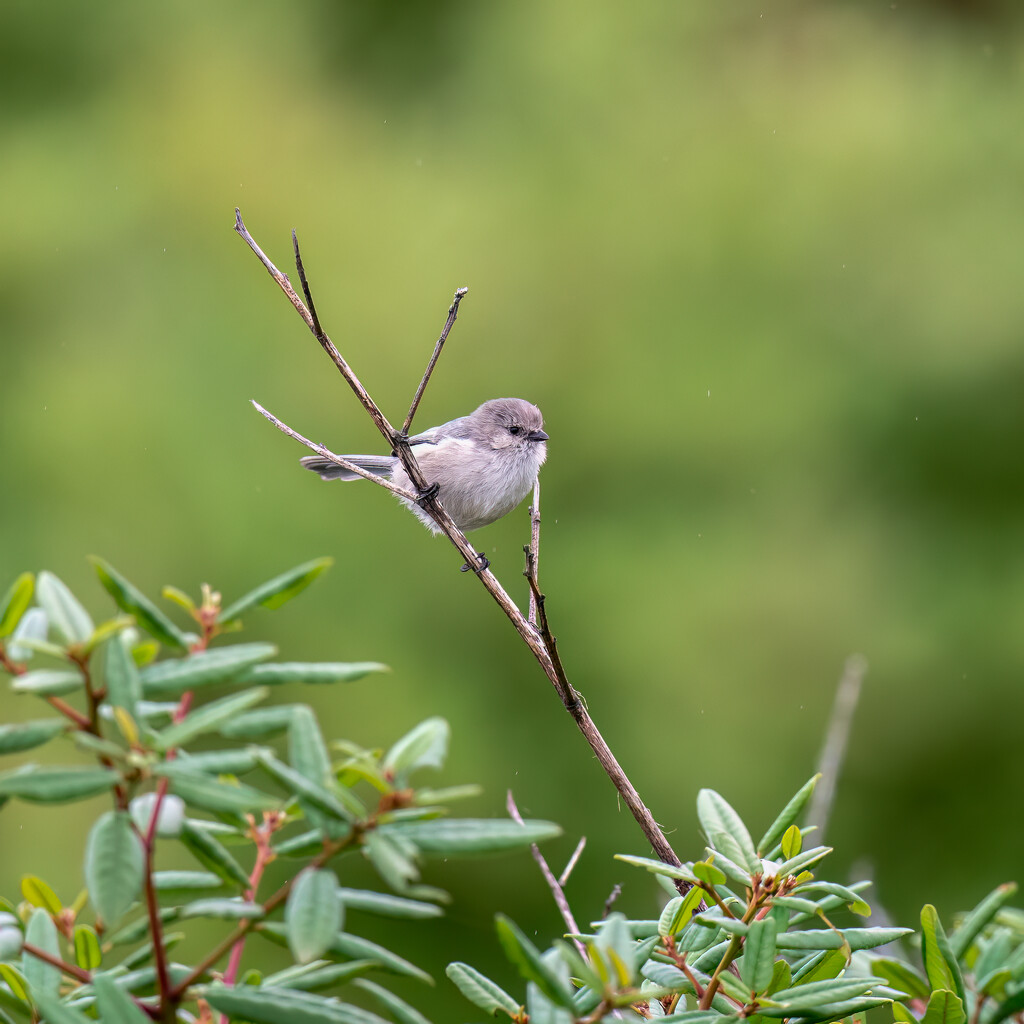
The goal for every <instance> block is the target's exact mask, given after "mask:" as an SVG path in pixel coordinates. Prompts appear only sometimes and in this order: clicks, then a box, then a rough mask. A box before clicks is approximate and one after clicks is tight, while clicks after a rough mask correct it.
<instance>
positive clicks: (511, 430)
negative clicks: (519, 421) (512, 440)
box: [508, 427, 521, 434]
mask: <svg viewBox="0 0 1024 1024" xmlns="http://www.w3.org/2000/svg"><path fill="white" fill-rule="evenodd" d="M520 429H521V428H520V427H509V428H508V432H509V433H510V434H518V433H519V431H520Z"/></svg>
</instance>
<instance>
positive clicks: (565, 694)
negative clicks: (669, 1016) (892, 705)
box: [235, 210, 690, 894]
mask: <svg viewBox="0 0 1024 1024" xmlns="http://www.w3.org/2000/svg"><path fill="white" fill-rule="evenodd" d="M235 230H236V231H237V232H238V234H239V235H241V237H242V238H243V239H244V240H245V242H246V244H247V245H248V246H249V248H250V249H252V251H253V252H254V253H255V254H256V256H257V257H258V258H259V260H260V262H261V263H263V265H264V267H266V269H267V271H268V273H270V275H271V276H272V277H273V278H274V280H275V281H276V282H277V285H278V287H280V288H281V290H282V291H283V292H284V293H285V295H286V296H287V298H288V300H289V302H291V304H292V305H293V306H294V307H295V309H296V310H297V312H298V313H299V315H300V316H301V317H302V319H303V321H304V322H305V324H306V326H307V327H308V328H309V329H310V331H312V332H313V334H314V336H315V337H316V339H317V341H319V343H320V345H321V346H322V347H323V349H324V351H325V352H327V354H328V355H329V356H330V357H331V360H332V361H333V362H334V364H335V366H336V367H337V368H338V370H339V372H340V373H341V374H342V376H343V377H344V378H345V380H346V381H347V383H348V384H349V386H350V387H351V388H352V390H353V392H355V394H356V397H357V398H358V399H359V401H360V403H361V404H362V405H363V407H364V408H365V409H366V411H367V412H368V413H369V415H370V417H371V418H372V419H373V421H374V423H375V424H376V426H377V429H378V430H379V431H380V432H381V434H382V435H383V437H384V438H385V440H386V441H387V442H388V443H389V444H390V445H391V447H392V449H393V450H394V453H395V455H396V456H397V457H398V458H399V459H400V460H401V462H402V465H403V467H404V468H405V470H406V473H407V474H408V476H409V479H410V480H411V481H412V483H413V485H414V486H415V487H416V488H417V489H418V491H419V492H421V493H420V494H419V495H410V494H409V493H408V492H406V493H403V494H402V497H405V498H407V499H409V500H416V501H418V503H419V504H420V506H421V507H422V508H423V509H424V510H426V512H427V514H428V515H429V516H430V517H431V518H432V519H433V520H434V522H435V523H437V525H438V527H439V528H440V529H441V531H442V532H443V533H444V534H445V535H446V536H447V537H448V539H449V540H450V541H451V542H452V544H453V545H454V546H455V548H456V549H457V550H458V552H459V554H460V555H462V557H463V559H464V560H465V561H466V563H467V564H469V565H474V564H476V562H477V555H476V549H475V548H474V547H473V546H472V545H471V544H470V543H469V541H468V540H467V539H466V535H465V534H464V533H463V532H462V531H461V530H460V529H459V528H458V526H457V525H456V524H455V521H454V520H453V519H452V518H451V516H449V515H448V513H447V512H446V511H445V509H444V507H443V506H442V505H441V503H440V502H439V501H438V500H437V498H436V497H427V496H421V495H422V492H424V491H426V490H427V489H428V486H427V482H426V479H425V478H424V476H423V472H422V470H421V469H420V466H419V464H418V463H417V461H416V458H415V456H414V455H413V453H412V448H411V447H410V445H409V442H408V439H407V438H406V437H405V436H404V435H403V434H402V433H400V432H398V431H396V430H395V429H394V428H393V427H392V426H391V424H390V423H389V422H388V420H387V418H386V417H385V416H384V414H383V413H382V412H381V411H380V409H379V408H378V407H377V404H376V403H375V402H374V401H373V399H372V398H371V397H370V395H369V394H368V393H367V391H366V389H365V388H364V387H363V386H362V384H361V383H360V382H359V379H358V378H357V377H356V375H355V374H354V373H353V372H352V369H351V368H350V367H349V365H348V363H346V362H345V360H344V359H343V358H342V356H341V354H340V353H339V352H338V350H337V349H336V348H335V347H334V344H333V343H332V342H331V340H330V338H328V337H327V335H326V334H325V333H324V332H323V330H322V328H321V327H320V325H319V322H318V321H315V320H314V318H313V315H312V314H311V313H310V311H309V309H307V307H306V305H305V304H304V303H303V301H302V300H301V299H300V298H299V297H298V295H296V293H295V289H294V288H292V286H291V283H290V282H289V280H288V278H287V276H286V275H285V274H282V273H281V272H280V271H279V270H278V269H277V267H275V266H274V264H273V263H272V262H271V261H270V259H269V258H268V257H267V256H266V255H265V254H264V252H263V250H262V249H261V248H260V247H259V246H258V245H257V244H256V242H255V241H254V240H253V238H252V236H251V235H250V234H249V232H248V231H247V230H246V228H245V225H244V223H243V222H242V216H241V214H240V213H239V211H238V210H236V211H235ZM295 248H296V250H298V243H297V242H296V244H295ZM296 256H297V258H299V256H298V252H297V251H296ZM301 276H302V277H303V279H304V278H305V273H304V272H302V275H301ZM303 287H304V290H305V291H306V294H307V297H308V296H309V290H308V284H305V283H304V285H303ZM453 322H454V321H453ZM254 404H255V403H254ZM257 408H259V410H260V412H261V413H262V414H263V415H264V416H266V417H267V418H268V419H269V420H270V421H271V422H272V423H274V424H275V426H277V427H278V428H279V429H281V430H283V431H284V432H285V433H287V434H289V435H290V436H292V437H294V438H296V439H297V440H300V441H302V443H303V444H305V445H307V446H308V447H309V448H311V449H312V450H313V451H316V452H318V454H320V455H322V456H323V457H324V458H327V459H330V460H331V461H333V462H337V463H338V464H339V465H344V466H345V468H346V469H349V468H351V469H353V470H354V471H357V472H358V470H357V469H356V467H354V466H349V465H347V464H346V463H345V462H344V461H342V460H341V458H340V456H336V455H334V454H333V453H332V452H328V450H327V449H326V448H322V447H321V446H317V445H314V444H313V443H312V442H310V441H308V440H307V439H306V438H304V437H302V435H301V434H299V433H297V432H296V431H293V430H291V428H287V429H286V427H285V425H284V424H283V423H281V421H280V420H277V419H276V417H273V416H271V415H270V414H269V413H268V412H267V411H266V410H265V409H263V408H261V407H259V406H257ZM413 411H415V407H414V408H413ZM359 475H361V476H363V475H369V474H365V473H360V474H359ZM375 482H383V478H377V479H376V481H375ZM387 483H388V484H390V481H388V482H387ZM389 489H394V487H393V486H392V487H389ZM535 502H537V503H538V504H539V495H537V496H535ZM536 528H537V529H539V520H538V524H537V527H536ZM527 557H528V566H527V569H528V571H527V579H528V580H529V582H530V588H531V592H532V594H533V595H534V599H535V601H536V618H537V623H538V624H537V625H536V626H534V625H533V624H532V623H531V622H530V620H529V619H528V618H527V616H525V615H524V614H523V613H522V612H521V611H520V610H519V608H518V607H517V605H516V604H515V602H514V601H513V600H512V599H511V598H510V597H509V595H508V594H507V593H506V591H505V589H504V588H503V587H502V585H501V584H500V583H499V582H498V579H497V577H496V576H495V575H494V574H493V573H492V572H491V571H490V570H489V569H483V570H480V571H478V572H476V573H474V575H475V576H476V577H477V579H479V580H480V583H481V585H482V586H483V587H484V588H485V589H486V590H487V591H488V593H489V594H490V595H491V597H492V598H493V599H494V600H495V602H497V604H498V605H499V607H500V608H501V610H502V611H503V612H504V613H505V615H506V616H507V617H508V619H509V621H510V622H511V623H512V625H513V627H514V628H515V630H516V632H518V633H519V635H520V636H521V637H522V638H523V640H524V641H525V643H526V645H527V646H528V647H529V648H530V650H531V652H532V653H533V656H534V657H535V658H536V659H537V662H538V663H539V665H540V666H541V668H542V669H543V671H544V674H545V675H546V676H547V677H548V680H549V681H550V682H551V684H552V686H554V688H555V691H556V692H557V693H558V696H559V699H560V700H561V701H562V704H563V706H564V707H565V709H566V710H567V711H568V712H569V714H570V715H571V716H572V718H573V721H575V722H576V725H577V727H578V728H579V730H580V732H582V733H583V736H584V738H585V739H586V741H587V743H589V744H590V747H591V749H592V750H593V751H594V754H595V756H596V757H597V759H598V761H599V762H600V764H601V767H602V768H603V769H604V771H605V773H606V774H607V775H608V777H609V778H610V779H611V781H612V784H613V785H614V786H615V788H616V789H617V790H618V792H619V794H620V796H621V797H622V799H623V800H624V801H625V803H626V806H627V807H628V808H629V810H630V812H631V813H632V815H633V817H634V818H635V819H636V821H637V824H639V826H640V828H641V829H642V831H643V833H644V835H645V836H646V837H647V840H648V842H649V843H650V844H651V847H652V848H653V850H654V852H655V854H656V855H657V856H658V857H659V858H660V859H661V860H662V861H664V862H665V863H666V864H671V865H673V866H675V867H678V866H679V865H680V863H681V862H680V860H679V857H678V856H677V855H676V853H675V851H674V850H673V849H672V847H671V845H670V844H669V842H668V840H667V839H666V838H665V835H664V833H663V832H662V831H661V828H660V827H659V826H658V823H657V822H656V821H655V820H654V816H653V815H652V814H651V812H650V810H649V809H648V808H647V806H646V805H645V804H644V802H643V801H642V800H641V799H640V795H639V793H637V791H636V789H635V788H634V787H633V784H632V783H631V782H630V781H629V778H628V777H627V775H626V773H625V772H624V771H623V770H622V766H621V765H620V764H619V762H618V761H617V760H616V758H615V755H614V754H613V753H612V751H611V749H610V748H609V746H608V744H607V743H606V742H605V739H604V737H603V736H602V735H601V733H600V731H599V730H598V728H597V726H596V725H595V724H594V721H593V719H592V718H591V717H590V715H589V714H588V712H587V709H586V707H585V706H584V704H583V701H582V700H581V699H580V695H579V694H578V693H577V692H576V691H575V690H574V689H573V687H572V685H571V684H570V683H569V679H568V677H567V675H566V673H565V669H564V667H563V666H562V663H561V659H560V658H559V655H558V649H557V646H556V644H555V638H554V636H553V635H552V633H551V630H550V626H549V625H548V621H547V615H546V613H545V610H544V596H543V594H541V593H540V590H539V587H538V584H537V579H536V571H535V569H536V560H535V559H534V560H533V562H532V565H533V568H531V565H530V558H531V554H530V552H529V550H528V551H527ZM675 884H676V887H677V888H678V890H679V891H680V893H684V894H685V893H686V892H687V891H688V890H689V889H690V884H689V883H687V882H685V881H683V880H682V879H680V880H677V881H676V883H675Z"/></svg>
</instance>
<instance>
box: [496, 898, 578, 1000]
mask: <svg viewBox="0 0 1024 1024" xmlns="http://www.w3.org/2000/svg"><path fill="white" fill-rule="evenodd" d="M495 923H496V927H497V929H498V941H499V942H500V943H501V947H502V949H504V950H505V955H506V956H507V957H508V958H509V960H511V961H512V963H513V964H514V965H515V966H516V968H517V969H518V971H519V973H520V974H521V975H522V976H523V977H524V978H525V979H526V980H527V981H532V982H533V983H534V984H535V985H536V986H537V988H539V989H540V990H541V992H543V993H544V995H545V996H547V997H548V999H550V1000H551V1001H552V1002H553V1003H555V1004H556V1005H558V1006H564V1007H565V1008H566V1009H571V1008H572V994H571V993H570V992H569V990H568V988H567V987H566V985H565V983H564V982H563V981H562V979H561V978H560V977H559V976H558V975H557V974H555V972H554V971H552V970H551V968H550V967H549V966H548V965H547V963H546V962H545V961H544V958H543V957H542V956H541V953H540V950H539V949H537V947H536V946H535V945H534V944H533V943H532V942H531V941H530V940H529V939H528V938H527V937H526V936H525V935H524V934H523V932H522V931H521V930H520V929H519V926H518V925H516V923H515V922H514V921H512V920H511V919H510V918H508V917H505V915H504V914H498V915H497V917H496V918H495Z"/></svg>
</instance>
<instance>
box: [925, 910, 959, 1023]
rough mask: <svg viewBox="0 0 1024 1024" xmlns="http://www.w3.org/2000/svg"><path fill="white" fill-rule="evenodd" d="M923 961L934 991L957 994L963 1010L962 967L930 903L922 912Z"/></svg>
mask: <svg viewBox="0 0 1024 1024" xmlns="http://www.w3.org/2000/svg"><path fill="white" fill-rule="evenodd" d="M921 959H922V960H924V969H925V973H926V974H927V975H928V984H929V985H931V987H932V991H938V990H939V989H950V990H952V991H953V992H955V993H956V996H957V998H958V999H959V1000H960V1003H961V1008H962V1004H963V1002H964V979H963V975H962V974H961V973H960V965H959V964H958V963H957V961H956V957H954V956H953V951H952V949H950V946H949V940H948V939H947V938H946V932H945V930H944V929H943V927H942V922H941V921H940V920H939V914H938V911H937V910H936V909H935V907H933V906H932V905H931V904H930V903H927V904H925V906H924V908H923V909H922V910H921Z"/></svg>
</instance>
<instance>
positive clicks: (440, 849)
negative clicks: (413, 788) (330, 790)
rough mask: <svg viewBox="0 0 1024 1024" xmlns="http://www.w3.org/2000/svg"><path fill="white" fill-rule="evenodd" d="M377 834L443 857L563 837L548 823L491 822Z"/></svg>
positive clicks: (386, 828)
mask: <svg viewBox="0 0 1024 1024" xmlns="http://www.w3.org/2000/svg"><path fill="white" fill-rule="evenodd" d="M377 831H378V832H380V833H381V834H382V835H387V836H395V837H400V838H402V839H404V840H407V841H408V842H411V843H413V844H415V846H416V847H417V849H419V850H421V851H422V852H423V853H431V854H444V855H446V856H458V855H461V854H476V853H494V852H498V851H502V850H515V849H519V848H521V847H524V846H529V845H530V844H531V843H540V842H543V841H544V840H545V839H553V838H554V837H555V836H560V835H561V834H562V830H561V828H559V826H558V825H556V824H554V822H550V821H532V820H526V821H524V822H523V823H522V824H518V823H517V822H514V821H503V820H501V819H490V818H458V819H453V820H447V819H443V818H440V819H435V820H433V821H413V822H408V823H405V822H402V823H399V824H393V825H381V826H380V827H379V828H378V830H377Z"/></svg>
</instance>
